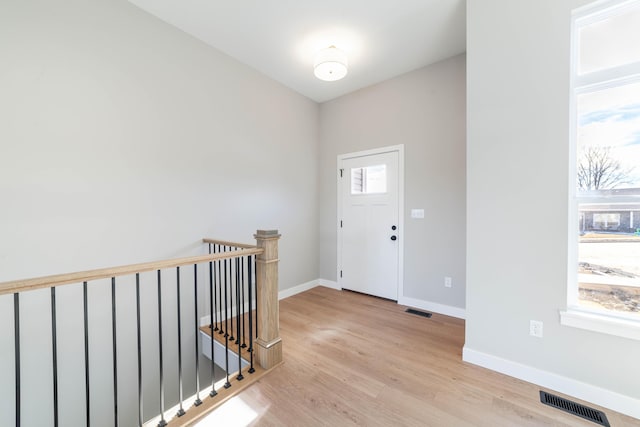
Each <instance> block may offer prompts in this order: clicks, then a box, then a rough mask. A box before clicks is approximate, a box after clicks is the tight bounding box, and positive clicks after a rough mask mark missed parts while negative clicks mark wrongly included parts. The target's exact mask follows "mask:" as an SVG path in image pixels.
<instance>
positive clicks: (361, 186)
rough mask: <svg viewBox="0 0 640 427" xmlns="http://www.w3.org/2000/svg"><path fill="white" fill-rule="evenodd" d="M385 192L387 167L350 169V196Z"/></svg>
mask: <svg viewBox="0 0 640 427" xmlns="http://www.w3.org/2000/svg"><path fill="white" fill-rule="evenodd" d="M386 192H387V165H376V166H367V167H364V168H352V169H351V194H375V193H386Z"/></svg>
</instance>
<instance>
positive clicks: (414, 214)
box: [411, 209, 424, 218]
mask: <svg viewBox="0 0 640 427" xmlns="http://www.w3.org/2000/svg"><path fill="white" fill-rule="evenodd" d="M411 218H424V209H411Z"/></svg>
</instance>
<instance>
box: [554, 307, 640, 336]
mask: <svg viewBox="0 0 640 427" xmlns="http://www.w3.org/2000/svg"><path fill="white" fill-rule="evenodd" d="M560 324H562V325H565V326H572V327H574V328H580V329H586V330H589V331H594V332H601V333H603V334H609V335H615V336H618V337H623V338H628V339H632V340H638V341H640V321H637V320H632V319H623V318H619V317H613V316H608V315H606V314H599V313H594V312H587V311H582V310H579V309H575V308H568V309H567V310H561V311H560Z"/></svg>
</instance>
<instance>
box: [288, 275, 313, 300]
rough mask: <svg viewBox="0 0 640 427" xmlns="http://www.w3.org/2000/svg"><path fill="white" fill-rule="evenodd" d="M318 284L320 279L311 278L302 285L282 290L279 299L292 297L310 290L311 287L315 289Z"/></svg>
mask: <svg viewBox="0 0 640 427" xmlns="http://www.w3.org/2000/svg"><path fill="white" fill-rule="evenodd" d="M316 286H318V280H317V279H316V280H311V281H309V282H307V283H303V284H302V285H298V286H294V287H292V288H289V289H284V290H282V291H280V292H278V299H279V300H281V299H285V298H289V297H292V296H294V295H296V294H299V293H301V292H304V291H308V290H309V289H313V288H315V287H316Z"/></svg>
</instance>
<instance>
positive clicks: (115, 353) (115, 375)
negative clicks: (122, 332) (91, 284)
mask: <svg viewBox="0 0 640 427" xmlns="http://www.w3.org/2000/svg"><path fill="white" fill-rule="evenodd" d="M111 337H112V347H113V419H114V423H113V424H114V426H115V427H118V425H119V422H118V347H117V339H116V278H115V277H112V278H111Z"/></svg>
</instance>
